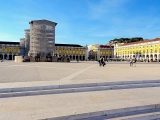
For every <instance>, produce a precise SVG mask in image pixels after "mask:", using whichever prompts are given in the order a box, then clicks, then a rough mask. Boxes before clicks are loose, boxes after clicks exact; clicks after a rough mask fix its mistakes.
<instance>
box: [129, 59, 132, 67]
mask: <svg viewBox="0 0 160 120" xmlns="http://www.w3.org/2000/svg"><path fill="white" fill-rule="evenodd" d="M129 63H130V66H132V67H133V61H132V59H130V61H129Z"/></svg>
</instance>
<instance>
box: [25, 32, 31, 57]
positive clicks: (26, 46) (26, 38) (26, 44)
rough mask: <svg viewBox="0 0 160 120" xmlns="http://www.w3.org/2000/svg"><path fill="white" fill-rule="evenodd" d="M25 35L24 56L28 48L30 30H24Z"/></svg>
mask: <svg viewBox="0 0 160 120" xmlns="http://www.w3.org/2000/svg"><path fill="white" fill-rule="evenodd" d="M24 34H25V55H28V52H29V46H30V29H26V30H24Z"/></svg>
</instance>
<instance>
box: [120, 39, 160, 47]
mask: <svg viewBox="0 0 160 120" xmlns="http://www.w3.org/2000/svg"><path fill="white" fill-rule="evenodd" d="M154 41H160V38H155V39H151V40H143V41H138V42H131V43H124V44H123V45H122V46H127V45H134V44H140V43H147V42H154Z"/></svg>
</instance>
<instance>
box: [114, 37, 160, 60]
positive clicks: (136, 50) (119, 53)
mask: <svg viewBox="0 0 160 120" xmlns="http://www.w3.org/2000/svg"><path fill="white" fill-rule="evenodd" d="M114 51H115V56H116V58H121V59H126V60H127V59H134V58H137V59H138V60H140V61H146V60H149V61H159V60H160V38H155V39H152V40H144V41H139V42H132V43H124V44H121V45H116V47H115V49H114Z"/></svg>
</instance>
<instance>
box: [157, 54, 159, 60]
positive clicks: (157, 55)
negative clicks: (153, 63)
mask: <svg viewBox="0 0 160 120" xmlns="http://www.w3.org/2000/svg"><path fill="white" fill-rule="evenodd" d="M157 62H159V54H158V53H157Z"/></svg>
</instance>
